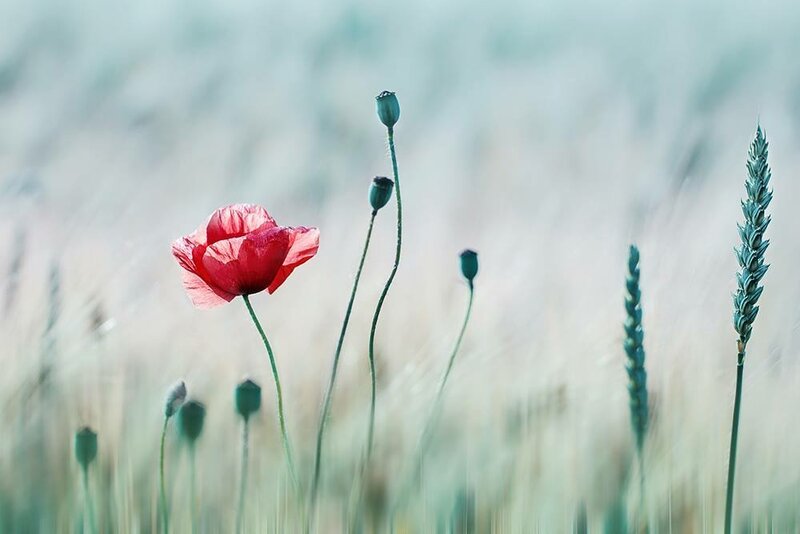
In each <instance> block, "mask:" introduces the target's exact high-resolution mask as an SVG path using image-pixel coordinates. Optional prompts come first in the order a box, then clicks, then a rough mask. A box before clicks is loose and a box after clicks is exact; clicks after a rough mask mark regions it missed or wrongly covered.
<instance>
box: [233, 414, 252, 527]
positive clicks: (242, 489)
mask: <svg viewBox="0 0 800 534" xmlns="http://www.w3.org/2000/svg"><path fill="white" fill-rule="evenodd" d="M249 441H250V418H248V417H245V418H244V424H243V426H242V466H241V468H242V472H241V474H240V475H239V503H238V504H237V506H236V532H237V533H239V532H242V526H243V525H244V497H245V493H246V492H247V463H248V462H247V461H248V457H249V454H248V452H249Z"/></svg>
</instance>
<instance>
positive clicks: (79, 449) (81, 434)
mask: <svg viewBox="0 0 800 534" xmlns="http://www.w3.org/2000/svg"><path fill="white" fill-rule="evenodd" d="M96 457H97V434H96V433H95V432H94V431H93V430H92V429H91V428H89V427H88V426H85V427H83V428H81V429H80V430H78V432H77V433H76V434H75V458H77V460H78V463H79V464H80V465H81V467H83V468H84V469H86V468H87V467H89V464H90V463H92V461H93V460H94V459H95V458H96Z"/></svg>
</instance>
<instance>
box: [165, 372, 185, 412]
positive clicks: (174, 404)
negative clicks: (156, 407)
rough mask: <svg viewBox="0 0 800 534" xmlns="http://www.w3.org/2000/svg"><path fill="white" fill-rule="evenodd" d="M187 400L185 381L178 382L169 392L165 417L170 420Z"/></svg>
mask: <svg viewBox="0 0 800 534" xmlns="http://www.w3.org/2000/svg"><path fill="white" fill-rule="evenodd" d="M185 400H186V384H185V383H184V382H183V380H179V381H178V382H176V383H175V384H174V385H173V386H172V387H171V388H169V391H167V402H166V403H165V405H164V415H165V416H166V417H167V418H169V417H172V416H173V415H175V412H177V411H178V408H180V407H181V404H183V401H185Z"/></svg>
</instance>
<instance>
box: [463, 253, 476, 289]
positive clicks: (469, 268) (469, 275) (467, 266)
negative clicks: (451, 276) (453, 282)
mask: <svg viewBox="0 0 800 534" xmlns="http://www.w3.org/2000/svg"><path fill="white" fill-rule="evenodd" d="M459 257H460V258H461V274H463V275H464V278H466V279H467V280H468V281H469V283H470V284H471V283H472V280H473V279H474V278H475V275H477V274H478V253H477V252H475V251H474V250H470V249H466V250H464V251H463V252H461V254H460V255H459Z"/></svg>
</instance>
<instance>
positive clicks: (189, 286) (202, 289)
mask: <svg viewBox="0 0 800 534" xmlns="http://www.w3.org/2000/svg"><path fill="white" fill-rule="evenodd" d="M183 287H184V289H186V293H187V294H188V295H189V299H190V300H191V301H192V304H194V305H195V306H196V307H198V308H201V309H206V310H207V309H209V308H216V307H217V306H221V305H222V304H225V303H226V302H230V301H232V300H233V299H234V298H236V295H234V294H231V293H226V292H225V291H222V290H221V289H217V288H213V287H211V286H210V285H208V284H207V283H206V282H205V281H204V280H203V279H202V278H200V277H199V276H197V275H196V274H194V273H191V272H189V271H183Z"/></svg>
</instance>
